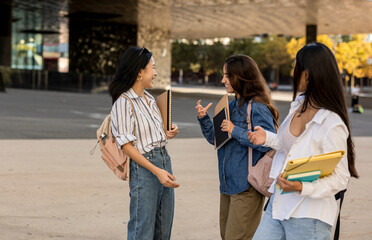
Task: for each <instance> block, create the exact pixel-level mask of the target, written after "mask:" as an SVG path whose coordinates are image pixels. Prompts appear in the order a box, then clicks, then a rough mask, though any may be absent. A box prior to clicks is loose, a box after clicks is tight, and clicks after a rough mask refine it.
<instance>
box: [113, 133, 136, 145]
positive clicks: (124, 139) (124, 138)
mask: <svg viewBox="0 0 372 240" xmlns="http://www.w3.org/2000/svg"><path fill="white" fill-rule="evenodd" d="M136 141H137V138H136V137H135V136H134V135H118V136H116V144H117V145H118V148H121V147H122V146H123V145H125V144H127V143H129V142H136Z"/></svg>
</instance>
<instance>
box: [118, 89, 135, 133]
mask: <svg viewBox="0 0 372 240" xmlns="http://www.w3.org/2000/svg"><path fill="white" fill-rule="evenodd" d="M120 97H123V98H126V99H127V100H128V101H129V102H130V106H131V108H132V112H133V117H134V116H135V114H136V113H135V112H134V107H133V103H132V101H131V100H130V99H129V97H127V96H125V95H124V94H121V95H120ZM135 132H136V121H134V128H133V133H135Z"/></svg>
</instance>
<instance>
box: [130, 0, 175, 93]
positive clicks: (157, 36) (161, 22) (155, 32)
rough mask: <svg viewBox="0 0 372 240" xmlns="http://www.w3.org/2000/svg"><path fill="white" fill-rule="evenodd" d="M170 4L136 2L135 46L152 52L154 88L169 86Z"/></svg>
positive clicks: (165, 1)
mask: <svg viewBox="0 0 372 240" xmlns="http://www.w3.org/2000/svg"><path fill="white" fill-rule="evenodd" d="M171 3H172V1H169V0H159V1H147V0H139V1H138V16H137V23H138V25H137V28H138V29H137V45H138V46H139V47H143V46H145V47H146V48H147V49H148V50H149V51H150V52H152V54H153V56H154V59H155V65H156V71H157V72H158V75H157V77H156V78H155V81H154V88H167V87H170V84H171V49H172V45H171Z"/></svg>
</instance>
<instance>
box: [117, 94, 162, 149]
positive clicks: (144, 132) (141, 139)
mask: <svg viewBox="0 0 372 240" xmlns="http://www.w3.org/2000/svg"><path fill="white" fill-rule="evenodd" d="M123 94H124V95H125V96H127V97H128V98H129V99H130V100H131V102H132V103H133V108H134V113H133V112H132V107H131V105H130V102H129V101H128V99H126V98H125V97H119V98H118V99H117V100H116V101H115V103H114V104H113V106H112V110H111V127H112V134H113V136H114V137H115V138H116V142H117V144H118V147H119V148H121V147H122V146H123V145H125V144H127V143H129V142H133V145H134V146H135V147H136V148H137V149H138V151H139V152H140V153H141V154H144V153H146V152H149V151H151V150H152V149H154V148H155V147H162V146H165V145H166V144H167V143H168V142H167V138H166V135H165V132H164V129H163V123H162V118H161V115H160V111H159V108H158V106H157V105H156V102H155V99H154V97H153V96H151V94H150V93H148V92H147V91H146V90H145V94H144V96H145V97H146V99H147V101H148V103H147V101H146V99H145V97H141V96H138V95H137V94H136V93H135V92H134V90H133V89H132V88H131V89H129V90H128V91H127V92H125V93H123Z"/></svg>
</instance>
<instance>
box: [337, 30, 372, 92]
mask: <svg viewBox="0 0 372 240" xmlns="http://www.w3.org/2000/svg"><path fill="white" fill-rule="evenodd" d="M366 37H367V36H366V35H365V34H356V35H354V36H353V38H352V40H351V41H349V42H342V43H340V44H339V45H338V46H337V49H336V59H337V62H338V67H339V69H340V71H343V70H346V72H347V73H348V74H350V75H351V86H352V87H353V86H354V78H355V77H358V78H362V77H372V66H371V65H368V64H367V59H368V57H369V56H372V43H368V42H366V41H365V39H366Z"/></svg>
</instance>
